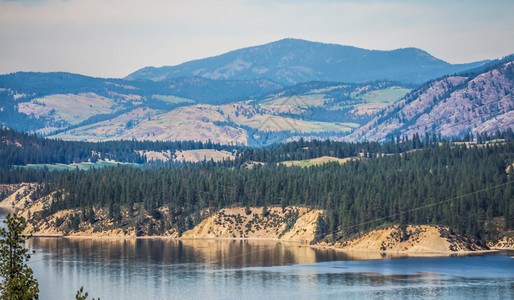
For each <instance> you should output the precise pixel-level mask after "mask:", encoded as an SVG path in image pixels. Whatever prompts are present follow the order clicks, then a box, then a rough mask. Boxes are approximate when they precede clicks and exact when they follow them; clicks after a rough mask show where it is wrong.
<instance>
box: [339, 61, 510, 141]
mask: <svg viewBox="0 0 514 300" xmlns="http://www.w3.org/2000/svg"><path fill="white" fill-rule="evenodd" d="M513 93H514V62H512V61H508V62H504V63H501V64H498V65H496V66H494V67H491V68H489V69H487V70H485V71H483V72H481V73H478V74H476V73H475V74H471V75H459V76H448V77H444V78H442V79H438V80H435V81H432V82H429V83H427V84H425V85H423V86H422V87H420V88H419V89H416V90H414V91H412V92H411V93H409V94H408V95H406V96H405V97H404V98H403V99H402V100H400V101H398V102H396V103H395V104H393V105H391V106H390V107H388V108H387V109H385V110H384V111H383V112H382V113H381V114H380V115H378V116H377V117H375V118H374V119H373V120H372V121H371V122H369V123H368V124H367V125H365V126H362V127H361V128H359V129H357V130H356V131H355V132H353V133H352V134H351V135H350V136H348V137H347V139H348V140H386V139H388V138H390V136H391V135H393V136H397V135H401V136H405V135H407V136H412V135H413V134H414V133H418V134H420V135H422V134H424V133H426V132H431V133H441V135H443V136H457V135H462V134H463V133H466V132H472V133H475V134H476V133H484V132H487V133H494V132H495V131H497V130H506V129H507V128H514V98H513Z"/></svg>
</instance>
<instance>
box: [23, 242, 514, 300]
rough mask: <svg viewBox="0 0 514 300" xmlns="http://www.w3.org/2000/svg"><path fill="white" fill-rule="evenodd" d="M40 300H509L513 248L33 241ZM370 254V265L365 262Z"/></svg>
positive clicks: (512, 282) (512, 283)
mask: <svg viewBox="0 0 514 300" xmlns="http://www.w3.org/2000/svg"><path fill="white" fill-rule="evenodd" d="M27 246H28V247H29V248H30V249H32V250H35V251H36V253H35V254H34V255H33V257H32V259H31V260H30V262H29V266H30V267H32V268H33V270H34V275H35V277H36V278H37V280H38V282H39V285H40V299H74V295H75V293H76V291H77V290H78V289H79V288H80V286H81V285H83V286H84V288H85V290H87V291H88V292H89V295H90V298H89V299H91V297H95V298H97V297H101V298H102V299H104V300H105V299H241V298H243V299H270V298H271V299H334V298H335V299H340V298H343V299H514V258H513V257H514V252H513V251H511V252H503V253H495V254H488V255H476V256H463V257H436V258H434V257H427V258H405V257H395V256H381V255H379V254H370V255H368V256H366V255H365V256H359V255H357V256H356V255H350V254H346V253H344V252H339V251H334V250H328V249H314V248H311V247H308V246H302V245H299V244H294V243H281V242H276V241H239V240H238V241H232V240H184V241H175V240H161V239H126V240H123V239H117V240H116V239H114V240H112V239H69V238H33V239H31V240H29V241H28V242H27ZM366 258H371V259H366Z"/></svg>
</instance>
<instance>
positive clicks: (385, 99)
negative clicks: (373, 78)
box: [361, 86, 411, 103]
mask: <svg viewBox="0 0 514 300" xmlns="http://www.w3.org/2000/svg"><path fill="white" fill-rule="evenodd" d="M410 91H411V90H410V89H405V88H401V87H396V86H393V87H389V88H387V89H383V90H375V91H370V92H368V93H366V94H364V95H362V96H361V98H362V100H364V101H366V102H367V103H394V102H395V101H396V100H399V99H400V98H402V97H403V96H405V95H406V94H407V93H408V92H410Z"/></svg>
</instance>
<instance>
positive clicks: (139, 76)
mask: <svg viewBox="0 0 514 300" xmlns="http://www.w3.org/2000/svg"><path fill="white" fill-rule="evenodd" d="M236 61H237V62H238V63H236V64H234V62H236ZM512 61H513V56H510V57H506V58H505V59H503V60H498V61H488V62H476V63H470V64H464V65H451V64H448V63H446V62H443V61H441V60H438V59H436V58H434V57H432V56H430V55H429V54H428V53H426V52H424V51H422V50H419V49H414V48H408V49H399V50H393V51H375V50H365V49H359V48H355V47H348V46H340V45H332V44H322V43H313V42H308V41H303V40H294V39H286V40H281V41H277V42H274V43H270V44H266V45H262V46H256V47H251V48H245V49H240V50H235V51H232V52H229V53H226V54H223V55H220V56H217V57H212V58H205V59H200V60H196V61H191V62H186V63H184V64H181V65H179V66H175V67H163V68H158V69H155V68H145V69H142V70H139V71H136V72H135V73H133V74H131V75H129V76H128V77H127V78H124V79H112V78H111V79H106V78H93V77H87V76H83V75H78V74H70V73H62V72H56V73H33V72H18V73H12V74H7V75H0V124H1V125H2V126H5V127H9V128H13V129H16V130H21V131H27V132H34V133H38V134H39V135H43V136H48V137H51V138H59V139H64V140H88V141H104V140H119V139H136V140H197V141H212V142H216V143H221V144H243V145H250V146H263V145H268V144H272V143H275V142H283V141H288V140H296V139H299V138H305V139H326V138H329V139H332V140H349V141H358V140H378V141H382V140H385V139H388V138H390V137H391V136H398V135H400V136H404V135H408V136H410V135H412V134H415V133H418V134H423V133H425V132H431V133H437V134H439V133H440V134H442V135H445V136H462V135H464V134H467V133H469V132H473V133H478V132H492V131H495V130H505V129H507V128H513V127H514V112H513V108H514V101H513V98H512V93H513V92H514V83H513V82H514V76H513V73H514V72H513V68H514V66H513V63H512ZM239 63H241V64H239ZM236 65H237V66H236ZM229 66H232V67H234V66H235V67H234V68H232V69H231V67H229ZM265 69H266V70H265ZM463 69H465V70H466V71H464V72H459V73H456V72H458V71H459V70H463ZM299 70H301V72H300V71H299ZM296 71H298V72H296ZM437 76H439V77H437ZM434 77H437V78H434ZM379 78H382V79H383V80H376V79H379ZM342 80H345V81H342ZM425 80H428V81H425ZM419 82H423V83H422V84H419Z"/></svg>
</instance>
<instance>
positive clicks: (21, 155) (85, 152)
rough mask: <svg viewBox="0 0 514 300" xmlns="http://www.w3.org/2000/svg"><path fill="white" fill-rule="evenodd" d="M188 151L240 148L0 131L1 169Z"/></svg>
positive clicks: (132, 160)
mask: <svg viewBox="0 0 514 300" xmlns="http://www.w3.org/2000/svg"><path fill="white" fill-rule="evenodd" d="M191 149H216V150H227V151H233V150H237V149H241V147H239V146H230V145H219V144H214V143H211V142H196V141H178V142H162V141H135V140H121V141H107V142H75V141H63V140H55V139H47V138H41V137H38V136H37V135H35V134H27V133H23V132H18V131H15V130H12V129H6V128H0V155H1V156H2V159H0V168H1V169H7V168H10V167H12V166H14V165H26V164H54V163H62V164H71V163H78V162H84V161H93V162H94V161H96V160H98V159H112V160H116V161H119V162H129V163H140V164H142V163H145V162H146V158H145V157H144V156H142V155H141V153H139V152H138V151H140V150H146V151H167V150H170V151H171V152H173V153H174V152H175V151H177V150H191Z"/></svg>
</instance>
